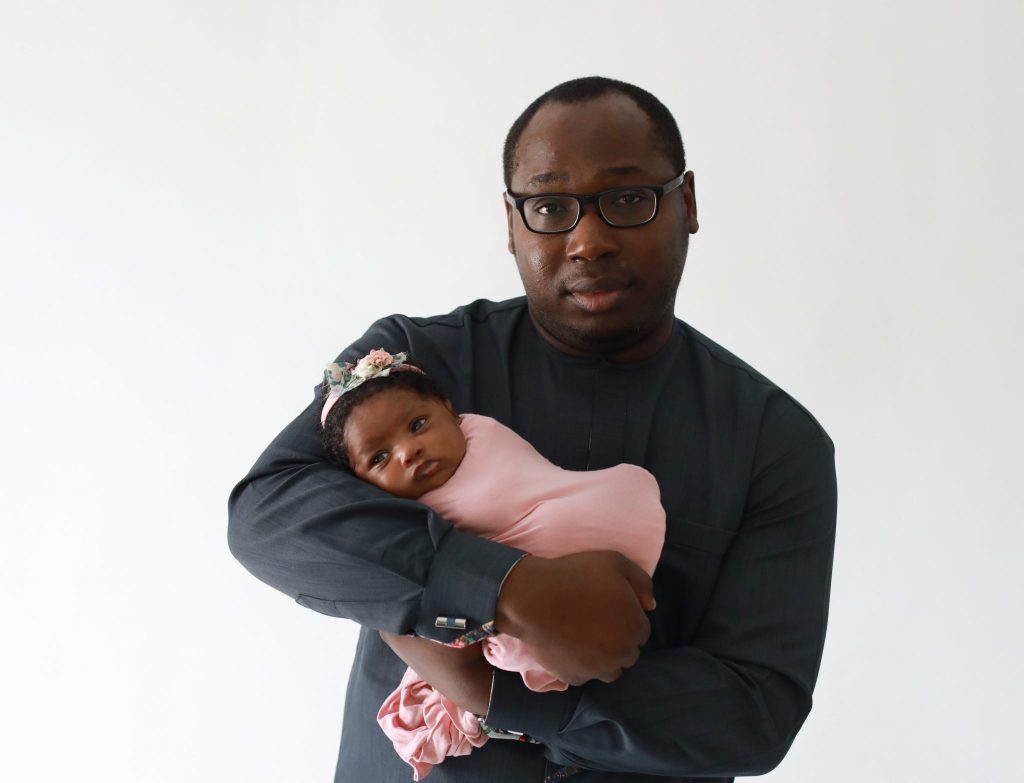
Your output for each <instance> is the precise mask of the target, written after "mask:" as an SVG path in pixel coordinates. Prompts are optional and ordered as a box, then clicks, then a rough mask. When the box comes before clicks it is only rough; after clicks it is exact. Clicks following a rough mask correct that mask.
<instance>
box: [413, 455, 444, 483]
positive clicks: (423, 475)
mask: <svg viewBox="0 0 1024 783" xmlns="http://www.w3.org/2000/svg"><path fill="white" fill-rule="evenodd" d="M440 467H441V463H440V462H438V461H437V460H436V459H428V460H426V461H424V462H421V463H420V464H419V465H417V466H416V470H414V471H413V474H412V477H413V478H414V479H416V481H422V480H423V479H428V478H430V477H431V476H433V475H434V474H435V473H437V471H438V469H440Z"/></svg>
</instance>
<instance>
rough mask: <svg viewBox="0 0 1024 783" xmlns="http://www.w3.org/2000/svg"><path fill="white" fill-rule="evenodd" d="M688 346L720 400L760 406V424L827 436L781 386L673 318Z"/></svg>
mask: <svg viewBox="0 0 1024 783" xmlns="http://www.w3.org/2000/svg"><path fill="white" fill-rule="evenodd" d="M677 323H678V325H679V326H680V327H681V332H682V335H683V338H684V339H685V340H686V341H687V342H688V343H689V344H690V345H691V346H692V351H691V353H692V355H693V358H694V361H695V362H697V363H698V364H701V365H703V368H704V373H703V376H704V377H703V381H704V382H705V383H706V384H707V385H708V386H710V387H711V391H713V392H714V393H715V394H716V395H718V397H719V399H720V400H731V401H733V402H735V403H736V404H738V405H742V406H744V407H759V408H760V409H761V410H762V425H775V426H782V427H783V428H784V429H787V430H790V431H794V430H796V431H802V432H804V433H805V435H806V436H808V437H825V438H827V437H828V434H827V433H826V432H825V429H824V428H823V427H822V426H821V424H820V423H819V422H818V420H817V419H816V418H815V417H814V415H813V414H812V413H811V412H810V411H809V410H807V408H806V407H804V405H803V404H801V403H800V402H799V401H798V400H797V399H796V398H795V397H793V395H791V394H790V393H789V392H787V391H786V390H785V389H783V388H782V387H781V386H779V385H778V384H777V383H775V382H774V381H772V380H770V379H769V378H768V377H766V376H765V375H764V374H763V373H761V372H760V371H758V370H757V369H755V368H754V367H752V366H751V365H750V364H749V363H747V362H746V361H744V360H743V359H741V358H740V357H738V356H737V355H736V354H734V353H733V352H732V351H730V350H728V349H727V348H724V347H722V346H721V345H720V344H719V343H717V342H715V341H714V340H712V339H711V338H710V337H708V336H707V335H705V334H703V333H701V332H699V331H698V330H696V329H694V328H693V327H692V326H691V325H690V324H688V323H686V322H684V321H677Z"/></svg>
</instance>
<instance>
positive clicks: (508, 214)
mask: <svg viewBox="0 0 1024 783" xmlns="http://www.w3.org/2000/svg"><path fill="white" fill-rule="evenodd" d="M501 203H502V204H504V205H505V221H506V222H507V223H508V252H510V253H511V254H512V255H515V254H516V242H515V240H514V239H513V238H512V221H513V220H515V217H516V211H515V210H514V209H513V208H512V205H511V204H509V203H508V201H506V200H505V194H504V193H503V194H502V196H501Z"/></svg>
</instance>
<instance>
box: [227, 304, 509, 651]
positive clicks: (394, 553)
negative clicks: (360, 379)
mask: <svg viewBox="0 0 1024 783" xmlns="http://www.w3.org/2000/svg"><path fill="white" fill-rule="evenodd" d="M381 346H385V347H387V348H388V350H390V351H392V352H395V351H402V350H409V340H408V335H407V334H406V333H405V332H404V331H403V330H402V329H401V328H400V327H398V326H397V325H396V324H395V323H394V322H393V321H391V320H389V319H385V320H383V321H380V322H378V323H377V324H375V325H374V326H373V327H371V329H370V330H369V331H368V332H367V333H366V334H365V335H364V336H363V337H362V338H361V339H360V340H359V341H358V342H356V343H355V344H353V345H352V346H350V347H349V348H347V349H346V350H345V351H343V352H342V354H341V356H340V357H339V361H341V360H348V361H355V360H356V359H358V358H359V357H360V356H362V355H364V354H365V353H367V352H368V351H369V350H370V349H372V348H379V347H381ZM320 409H321V405H320V402H319V393H318V392H317V394H316V395H315V398H314V400H313V402H312V403H311V404H310V406H309V407H308V408H307V409H306V410H305V411H303V412H302V413H301V414H300V415H299V416H298V417H297V418H296V419H295V420H294V421H292V422H291V424H289V425H288V426H287V427H286V428H285V429H284V431H283V432H281V434H280V435H278V436H277V438H275V439H274V441H273V442H272V443H271V444H270V446H269V447H268V448H267V449H266V451H264V453H263V454H262V455H261V456H260V458H259V459H258V460H257V462H256V464H255V465H254V466H253V468H252V469H251V470H250V471H249V473H248V475H247V476H246V477H245V478H244V479H242V481H241V482H239V484H238V485H237V486H236V487H235V488H234V490H233V491H232V493H231V497H230V499H229V502H228V544H229V547H230V549H231V552H232V554H233V555H234V556H235V557H236V558H237V559H238V560H239V561H240V562H241V563H242V565H244V566H245V567H246V569H248V570H249V571H250V572H251V573H252V574H253V575H255V576H256V577H257V578H259V579H260V580H262V581H264V582H266V583H267V584H268V585H270V586H271V587H274V588H276V589H277V590H280V591H281V592H283V593H285V594H286V595H289V596H291V597H292V598H293V599H294V600H295V601H297V602H298V603H299V604H301V605H303V606H306V607H308V608H310V609H315V610H316V611H318V612H321V613H323V614H327V615H332V616H335V617H345V618H348V619H351V620H354V621H356V622H357V623H359V624H360V625H364V626H367V627H370V628H376V629H379V630H386V631H390V632H392V633H416V634H417V635H420V636H425V637H428V638H431V639H434V640H436V641H440V642H445V643H451V642H453V641H455V640H456V639H457V638H458V637H459V636H461V635H463V634H465V633H466V629H473V628H476V627H479V626H483V625H484V624H485V623H487V622H488V621H491V620H493V618H494V606H495V603H496V601H497V596H498V591H499V590H500V586H501V584H502V581H503V580H504V578H505V575H506V574H507V573H508V571H509V570H510V569H511V568H512V566H513V565H514V564H515V562H516V561H517V560H518V558H519V557H521V556H522V554H523V553H522V552H521V551H519V550H516V549H513V548H510V547H506V546H503V545H501V544H496V543H493V542H491V541H487V540H485V539H482V538H478V537H476V536H473V535H470V534H468V533H464V532H462V531H460V530H457V529H455V528H453V527H452V525H451V524H450V523H449V522H448V521H447V520H445V519H443V518H441V517H440V516H438V515H437V514H435V513H434V512H433V511H431V510H430V509H429V508H427V507H426V506H424V505H422V504H420V503H417V502H415V501H411V500H402V499H398V498H395V497H393V496H392V495H389V494H388V493H386V492H383V491H382V490H379V489H377V488H376V487H373V486H371V485H370V484H367V483H366V482H363V481H361V480H360V479H357V478H356V477H355V476H353V475H352V474H351V473H350V472H349V471H347V470H345V469H343V468H341V467H340V466H338V465H336V464H334V463H332V462H329V461H328V458H327V455H326V453H325V451H324V449H323V444H322V441H321V434H320ZM438 618H459V619H461V620H464V621H465V622H464V624H461V625H462V628H461V629H460V628H458V627H439V623H438ZM448 625H449V626H451V625H452V623H448Z"/></svg>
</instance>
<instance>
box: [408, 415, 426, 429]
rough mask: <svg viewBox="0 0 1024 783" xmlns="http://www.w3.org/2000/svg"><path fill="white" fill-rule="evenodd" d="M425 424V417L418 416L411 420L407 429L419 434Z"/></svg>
mask: <svg viewBox="0 0 1024 783" xmlns="http://www.w3.org/2000/svg"><path fill="white" fill-rule="evenodd" d="M426 423H427V417H426V416H420V417H419V418H418V419H413V420H412V424H410V425H409V429H410V430H412V431H413V432H419V431H420V430H421V429H423V427H424V425H425V424H426Z"/></svg>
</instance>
